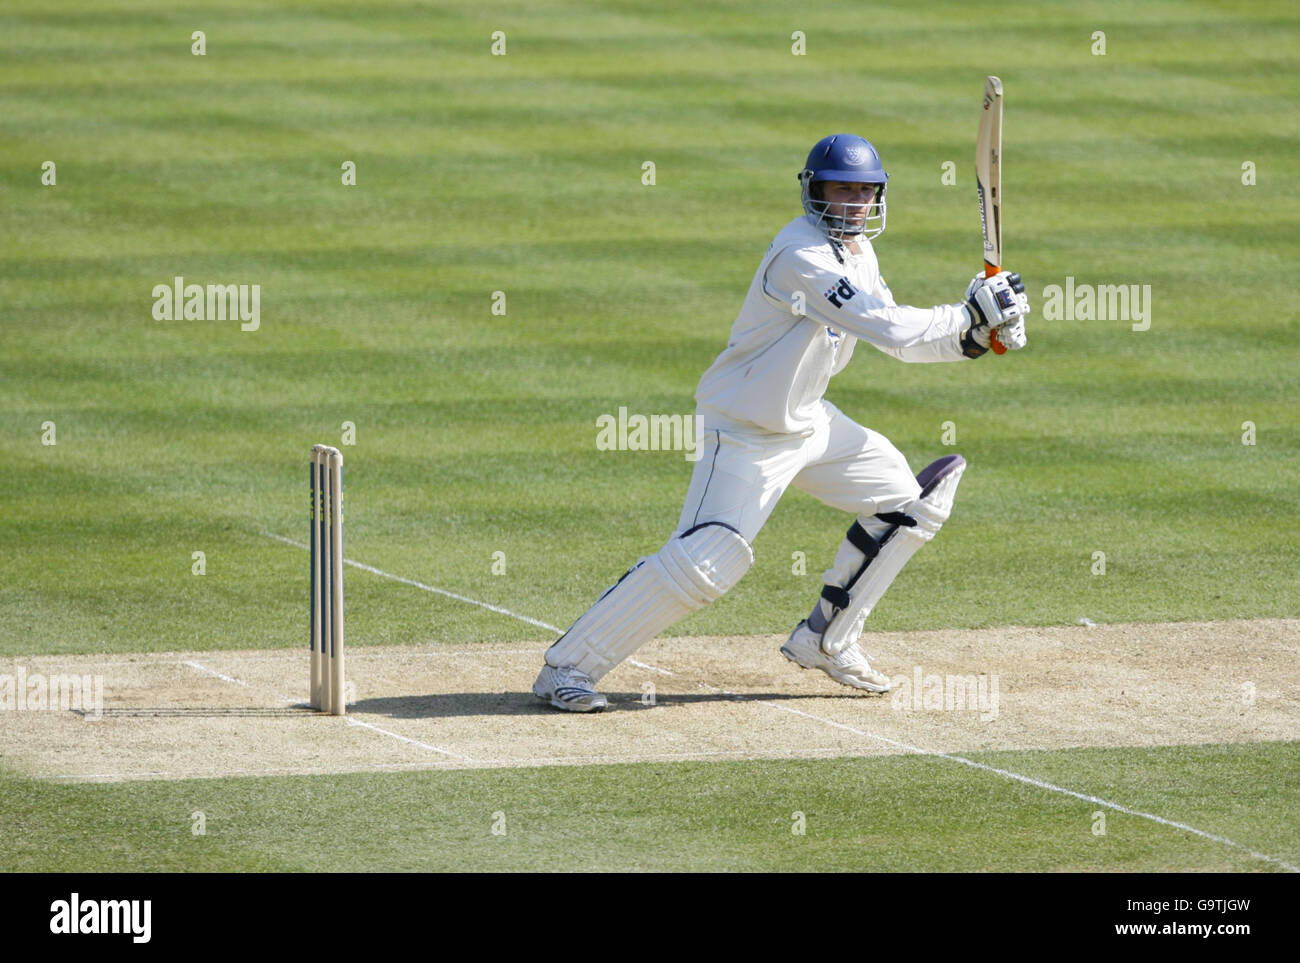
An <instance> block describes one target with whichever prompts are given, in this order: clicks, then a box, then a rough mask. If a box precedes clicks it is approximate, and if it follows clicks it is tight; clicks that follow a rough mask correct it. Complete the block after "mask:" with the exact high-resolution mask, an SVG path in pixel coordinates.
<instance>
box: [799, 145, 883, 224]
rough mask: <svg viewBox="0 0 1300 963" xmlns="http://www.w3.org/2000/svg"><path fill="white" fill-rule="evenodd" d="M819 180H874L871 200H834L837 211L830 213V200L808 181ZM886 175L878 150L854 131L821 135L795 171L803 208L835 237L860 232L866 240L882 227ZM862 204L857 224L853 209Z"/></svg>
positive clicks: (868, 182)
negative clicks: (854, 202)
mask: <svg viewBox="0 0 1300 963" xmlns="http://www.w3.org/2000/svg"><path fill="white" fill-rule="evenodd" d="M822 181H842V182H845V183H850V184H876V185H879V189H878V190H877V191H876V197H875V200H873V201H871V202H870V203H867V204H836V205H835V207H836V209H837V212H836V213H835V214H831V213H830V210H829V209H830V206H831V205H830V203H829V202H827V201H824V200H822V199H820V198H818V197H814V196H813V190H812V185H813V184H817V183H820V182H822ZM888 181H889V175H888V174H887V173H885V168H884V165H883V164H881V161H880V154H879V152H878V151H877V150H876V149H875V148H874V147H872V146H871V142H870V141H868V140H866V139H864V138H862V137H859V136H857V135H856V134H831V135H830V136H829V137H823V138H822V139H821V140H819V141H818V142H817V143H816V144H815V145H814V146H813V149H812V150H811V151H810V152H809V153H808V161H807V163H806V164H805V165H804V169H803V170H802V171H800V172H799V183H800V185H801V188H802V200H803V209H804V211H805V212H806V213H807V214H809V215H811V216H812V217H814V218H816V223H817V226H818V227H821V228H822V229H823V230H825V231H826V232H827V234H829V235H830V236H832V237H834V238H836V239H837V240H838V239H844V238H846V237H854V236H858V235H861V236H863V237H865V238H866V239H867V240H870V239H871V238H873V237H879V236H880V235H881V234H883V233H884V231H885V192H886V190H887V188H888V185H887V182H888ZM857 208H862V209H863V213H865V215H866V216H865V218H864V219H863V223H862V224H861V225H860V226H855V225H854V224H853V223H852V222H853V221H854V220H856V215H857V213H858V212H857V211H856V210H855V209H857Z"/></svg>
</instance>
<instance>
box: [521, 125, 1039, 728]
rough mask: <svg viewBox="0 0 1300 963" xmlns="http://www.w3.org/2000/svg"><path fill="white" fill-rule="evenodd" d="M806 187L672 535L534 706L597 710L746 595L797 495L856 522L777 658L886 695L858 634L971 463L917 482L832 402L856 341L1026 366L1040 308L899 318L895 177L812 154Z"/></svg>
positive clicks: (842, 139)
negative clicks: (883, 270)
mask: <svg viewBox="0 0 1300 963" xmlns="http://www.w3.org/2000/svg"><path fill="white" fill-rule="evenodd" d="M798 178H799V184H800V187H801V192H802V200H803V210H804V213H803V215H802V216H800V217H796V218H795V219H794V220H793V221H791V222H790V223H789V224H787V225H786V226H785V227H783V228H782V229H781V231H780V232H779V233H778V234H777V235H776V238H775V239H774V240H773V241H772V244H771V246H770V247H769V248H768V249H767V253H766V254H765V255H764V257H763V260H762V261H761V262H760V263H759V265H758V270H757V271H755V272H754V279H753V281H752V282H751V283H750V286H749V293H748V294H747V295H746V296H745V302H744V304H743V305H742V306H741V309H740V314H739V316H738V317H737V318H736V321H735V324H734V325H732V328H731V337H730V339H729V341H728V343H727V347H726V349H725V350H724V351H723V352H722V353H721V354H720V355H718V358H717V360H716V361H714V362H713V365H712V367H710V368H709V370H708V371H706V372H705V373H704V376H703V377H702V378H701V379H700V383H699V387H698V389H697V390H696V393H695V401H696V404H697V411H696V418H697V421H698V422H699V423H700V424H702V425H703V435H702V439H701V446H700V458H699V459H698V460H697V461H696V462H695V468H694V474H693V475H692V476H691V482H690V487H689V489H688V490H687V493H686V503H685V505H684V506H683V507H682V513H681V517H680V519H679V520H678V523H677V529H676V530H675V531H674V532H673V534H672V536H671V537H670V538H669V539H668V541H667V543H666V544H665V545H664V546H663V547H662V548H661V549H659V551H658V552H656V553H655V554H653V555H649V556H646V557H645V558H642V559H641V560H640V561H638V562H637V563H636V564H635V565H634V566H632V568H631V569H629V570H628V571H627V572H626V573H625V574H624V575H623V577H622V578H620V579H619V580H618V582H617V583H615V584H614V585H613V586H611V587H610V588H608V589H606V590H605V592H604V594H603V595H601V596H600V598H599V599H597V601H596V603H595V604H594V605H593V606H592V607H591V608H590V609H588V610H587V611H586V612H585V613H583V615H581V616H580V617H579V618H578V620H577V621H576V622H574V623H573V625H572V626H570V627H569V630H568V631H567V632H565V633H564V635H562V636H561V637H560V638H559V639H558V640H557V641H556V642H555V643H554V644H553V645H552V646H551V647H550V648H549V649H547V651H546V657H545V659H546V664H545V665H544V666H543V667H542V670H541V673H540V674H539V675H538V677H537V681H536V682H535V683H534V684H533V693H534V694H535V695H537V696H538V697H539V698H541V699H543V700H545V701H547V702H549V703H550V704H551V705H552V706H554V707H555V708H557V709H563V710H566V711H569V712H598V711H600V710H602V709H604V708H605V707H606V705H607V704H608V700H607V699H606V698H605V696H603V695H601V694H600V693H599V692H597V691H596V683H598V682H599V681H600V680H601V678H602V677H603V676H605V675H606V674H607V673H608V672H609V671H610V670H612V669H613V668H614V667H615V666H617V665H618V664H619V663H620V662H622V661H624V660H625V659H627V658H629V657H630V656H631V655H632V654H633V653H634V652H636V650H637V649H638V648H640V647H641V645H642V644H644V643H645V642H647V641H648V640H649V639H652V638H653V637H654V636H656V635H657V634H658V633H660V632H662V631H663V630H664V629H666V628H667V627H668V626H670V625H672V624H673V623H674V622H676V621H678V620H679V619H681V618H682V617H684V616H685V615H687V614H688V613H690V612H692V611H694V610H695V609H698V608H701V607H703V606H704V605H707V604H708V603H709V602H712V601H714V600H715V599H718V598H721V597H722V596H723V595H724V594H725V593H726V592H727V591H728V590H730V589H731V588H732V586H734V585H735V584H736V583H737V582H739V581H740V579H741V577H742V576H743V575H744V574H745V572H746V571H748V570H749V567H750V566H751V565H752V564H753V562H754V552H753V549H752V548H751V546H752V545H753V542H754V539H755V537H756V536H757V535H758V533H759V531H760V530H761V529H762V528H763V525H764V523H765V522H766V521H767V519H768V516H769V515H771V513H772V510H773V509H774V508H775V507H776V503H777V502H778V501H779V500H780V498H781V495H782V493H783V492H784V491H785V490H786V488H787V487H788V486H790V485H794V486H795V487H796V488H799V489H801V490H803V491H805V492H808V493H809V494H810V495H813V496H815V497H816V498H818V499H820V500H821V501H823V502H825V503H826V504H828V505H832V506H834V507H835V508H839V509H842V510H843V511H845V512H848V513H849V514H850V515H852V516H853V517H854V519H853V522H852V524H851V525H850V526H849V529H848V534H847V535H846V537H845V539H844V542H843V543H842V544H841V545H840V547H839V550H838V551H837V552H836V554H835V559H834V562H833V563H832V564H831V567H830V568H829V569H828V570H827V571H826V572H825V574H824V576H823V581H824V583H825V585H824V587H823V589H822V591H821V596H820V597H819V598H818V599H817V601H816V603H815V604H814V605H813V608H812V611H811V612H810V613H809V615H808V617H807V618H806V619H804V620H803V621H801V622H799V624H798V625H797V626H796V627H795V629H794V631H793V632H792V633H791V635H790V638H789V639H788V640H787V641H786V643H785V644H784V645H783V646H782V647H781V654H782V655H784V656H785V657H786V658H787V659H789V660H790V661H792V662H794V663H796V664H797V665H800V666H802V667H803V668H805V669H820V670H821V671H823V672H825V673H826V674H827V675H829V676H830V677H831V678H832V679H834V680H835V681H837V682H840V683H842V684H844V685H846V686H851V687H852V688H854V689H862V690H865V691H868V692H887V691H888V690H889V688H890V680H889V678H888V677H887V676H885V675H884V674H882V673H880V672H877V671H876V670H875V669H873V668H872V667H871V665H870V664H869V662H868V660H867V656H866V655H864V654H863V652H862V650H861V648H860V647H859V645H858V637H859V636H860V635H861V634H862V628H863V621H864V620H865V619H866V617H867V615H868V614H869V613H870V612H871V609H872V607H873V606H874V605H875V604H876V603H877V602H878V601H879V600H880V598H881V596H882V595H884V593H885V590H886V589H888V588H889V585H890V583H891V582H893V580H894V578H895V577H896V576H897V575H898V573H899V571H900V570H901V569H902V568H903V566H904V565H905V564H906V562H907V560H908V559H909V558H911V557H912V555H913V554H914V553H915V552H916V550H917V549H919V548H920V547H921V546H922V545H924V544H925V543H926V542H927V541H929V540H930V539H932V538H933V537H934V536H935V534H936V533H937V532H938V531H939V529H940V527H941V526H942V525H943V523H944V521H945V520H946V519H947V518H948V515H949V513H950V512H951V510H952V504H953V497H954V495H955V494H956V491H957V485H958V483H959V482H960V480H961V475H962V472H963V471H964V470H965V467H966V462H965V460H964V459H963V458H962V457H961V456H960V455H947V456H945V457H943V458H940V459H939V460H938V461H936V462H934V463H932V464H931V465H929V466H927V467H926V468H924V469H923V470H922V471H921V473H920V474H919V475H916V476H913V474H912V471H911V469H910V468H909V467H908V464H907V460H906V459H905V458H904V457H903V455H902V453H900V452H899V451H898V449H897V448H895V447H894V446H893V444H891V443H890V441H889V439H888V438H886V437H885V436H884V435H882V434H880V433H878V432H876V431H873V430H872V429H870V428H866V427H864V426H862V425H859V424H857V423H856V422H855V421H853V419H851V418H849V417H848V416H847V415H845V414H844V413H843V412H842V411H840V410H839V409H838V408H836V407H835V406H834V405H833V404H831V403H830V402H828V401H826V400H825V398H824V397H823V395H824V394H825V392H826V388H827V385H828V384H829V382H830V379H831V377H832V376H833V375H836V374H838V373H839V372H840V371H843V370H844V367H845V366H846V365H847V364H848V363H849V359H850V358H851V357H852V356H853V349H854V347H856V345H857V343H858V342H859V341H865V342H867V343H868V344H870V345H871V346H872V347H874V348H878V349H879V350H880V351H883V352H884V353H885V354H887V355H890V356H891V357H894V358H897V359H898V360H900V361H912V362H931V361H967V360H970V359H972V358H978V357H981V356H982V355H983V354H984V353H985V352H986V351H987V350H988V349H989V347H990V344H991V336H992V334H993V332H994V331H996V333H997V340H998V341H1000V342H1001V343H1002V345H1003V346H1005V347H1006V348H1008V349H1012V350H1015V349H1019V348H1023V347H1024V346H1025V341H1026V338H1025V320H1024V319H1025V316H1026V315H1027V314H1028V313H1029V300H1028V297H1027V296H1026V295H1025V293H1024V291H1025V289H1024V285H1023V284H1022V283H1021V280H1020V276H1019V275H1017V274H1010V273H1008V272H1006V271H1001V272H999V273H996V274H994V275H993V276H991V277H985V276H984V274H983V273H981V274H979V275H977V276H976V277H975V279H974V280H973V281H971V283H970V286H969V287H968V288H967V289H966V294H965V298H964V300H963V301H959V302H957V303H955V304H941V305H938V306H937V307H932V308H914V307H908V306H906V305H899V304H897V303H896V302H895V301H894V297H893V295H892V294H891V293H890V290H889V285H887V284H886V283H885V281H884V279H883V278H882V277H881V276H880V267H879V265H878V264H877V261H876V254H875V251H874V250H873V249H872V247H871V240H872V239H873V238H876V237H879V236H880V235H881V234H882V233H883V232H884V230H885V213H886V205H885V194H886V190H887V187H888V182H889V175H888V174H887V173H885V170H884V167H883V166H882V163H881V160H880V155H879V154H878V153H877V152H876V149H875V148H874V147H873V146H872V145H871V144H870V143H869V142H868V141H866V140H864V139H862V138H861V137H857V136H855V135H852V134H833V135H831V136H830V137H826V138H824V139H822V140H821V141H818V143H817V144H816V146H814V147H813V149H812V152H811V153H810V154H809V155H808V161H807V163H806V164H805V166H804V169H803V170H802V171H801V172H800V173H799V175H798Z"/></svg>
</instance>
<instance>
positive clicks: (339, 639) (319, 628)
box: [308, 445, 347, 716]
mask: <svg viewBox="0 0 1300 963" xmlns="http://www.w3.org/2000/svg"><path fill="white" fill-rule="evenodd" d="M308 527H309V528H310V530H311V537H310V542H311V707H312V708H313V709H319V710H320V711H321V712H328V713H330V714H331V715H336V716H341V715H343V714H344V713H345V712H346V711H347V701H346V699H345V697H344V695H343V453H342V452H340V451H339V450H338V449H337V448H330V447H329V446H328V445H316V446H315V447H313V448H312V450H311V520H310V524H309V526H308Z"/></svg>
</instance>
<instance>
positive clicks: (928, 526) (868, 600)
mask: <svg viewBox="0 0 1300 963" xmlns="http://www.w3.org/2000/svg"><path fill="white" fill-rule="evenodd" d="M965 470H966V463H965V462H964V461H963V462H961V463H960V464H958V465H957V466H956V467H955V468H953V470H952V471H950V472H948V474H946V475H944V477H943V478H941V479H940V480H939V481H938V482H937V483H935V485H934V487H933V488H932V489H931V490H930V491H929V492H927V493H926V494H925V495H923V496H922V497H921V498H918V499H917V500H916V501H915V502H913V503H912V504H911V505H910V506H908V508H907V514H908V515H910V516H912V518H914V519H916V524H915V525H914V526H911V527H905V526H900V527H899V528H898V529H896V530H895V531H894V534H893V535H892V536H890V538H889V540H888V541H887V542H885V544H884V545H883V546H882V547H881V549H880V554H878V555H877V556H876V557H875V558H874V559H872V560H871V562H870V564H868V565H867V568H866V571H864V572H863V573H862V575H861V577H860V578H859V579H858V580H857V582H855V583H854V584H853V586H852V587H850V588H849V589H848V593H849V599H850V602H849V605H848V608H845V609H841V610H840V611H839V612H838V613H836V615H835V617H834V618H833V619H831V622H830V624H829V625H828V626H826V632H825V634H824V635H823V636H822V649H823V650H825V651H826V652H827V653H828V654H830V655H839V653H840V652H842V651H844V649H845V648H847V647H848V646H849V645H850V644H851V643H852V642H854V641H855V640H856V639H857V638H858V636H859V635H860V634H861V633H862V625H863V622H864V621H865V620H866V618H867V616H868V615H870V614H871V610H872V609H873V608H875V606H876V603H877V602H879V601H880V599H881V597H882V596H883V595H884V594H885V590H886V589H888V588H889V586H890V585H891V584H892V583H893V581H894V579H895V578H896V577H897V576H898V573H899V572H900V571H902V569H903V566H904V565H906V564H907V560H908V559H910V558H911V557H912V556H913V555H915V554H916V551H917V549H919V548H920V547H921V546H922V545H924V544H925V543H926V542H928V541H929V540H930V539H932V538H934V536H935V534H936V533H937V532H938V531H939V529H940V528H942V527H943V523H944V522H946V521H947V520H948V516H949V515H951V514H952V503H953V499H954V498H955V497H956V495H957V486H958V485H959V484H960V483H961V476H962V473H963V472H965ZM859 557H860V556H859Z"/></svg>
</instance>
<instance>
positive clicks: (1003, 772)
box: [742, 697, 1300, 873]
mask: <svg viewBox="0 0 1300 963" xmlns="http://www.w3.org/2000/svg"><path fill="white" fill-rule="evenodd" d="M742 698H743V697H742ZM745 701H748V702H754V703H757V704H758V705H761V706H767V707H769V708H772V709H779V710H780V711H781V712H789V713H793V714H794V715H797V716H803V717H804V718H806V719H815V720H816V721H818V722H824V723H825V724H826V725H828V726H834V727H835V728H836V729H844V730H845V731H847V732H852V733H855V734H856V735H859V736H866V737H867V738H869V739H876V740H878V741H880V742H884V743H888V744H889V745H891V746H897V747H898V748H900V749H907V750H909V751H911V752H915V753H919V754H920V755H923V756H936V757H938V758H940V759H948V760H950V761H952V762H959V763H961V764H962V765H963V766H971V767H972V768H975V769H983V770H984V771H985V772H992V773H996V774H997V775H999V776H1005V777H1006V778H1007V779H1014V780H1016V781H1017V782H1023V783H1025V784H1026V785H1028V786H1037V787H1038V788H1039V789H1047V790H1050V791H1051V792H1059V793H1062V794H1063V795H1066V796H1073V797H1074V798H1075V799H1082V800H1083V801H1084V802H1090V803H1095V804H1096V805H1098V806H1105V807H1106V808H1108V809H1113V810H1115V811H1116V812H1121V813H1126V814H1127V815H1129V816H1138V817H1140V818H1142V819H1149V820H1151V821H1152V822H1154V823H1159V824H1160V825H1162V826H1171V827H1173V828H1174V829H1181V830H1183V831H1185V832H1189V833H1192V834H1193V835H1196V836H1200V837H1201V838H1202V839H1208V840H1211V841H1213V842H1216V843H1223V844H1224V845H1225V846H1233V847H1235V848H1237V849H1240V850H1242V851H1243V852H1247V853H1249V854H1250V855H1251V856H1254V857H1255V858H1256V859H1262V860H1264V861H1265V862H1269V863H1273V864H1275V865H1277V866H1281V867H1283V868H1284V869H1286V870H1288V871H1290V872H1292V873H1300V867H1296V866H1292V865H1291V864H1290V863H1288V862H1286V861H1284V860H1281V859H1278V858H1277V857H1275V856H1269V855H1266V854H1265V853H1260V852H1256V851H1255V850H1253V849H1251V848H1250V847H1249V846H1243V845H1242V844H1241V843H1238V842H1235V841H1233V840H1231V839H1228V838H1227V837H1226V836H1216V835H1214V833H1207V832H1205V831H1204V830H1201V829H1197V828H1196V827H1195V826H1189V825H1187V824H1186V823H1180V822H1175V821H1174V820H1172V819H1165V818H1164V817H1162V816H1156V815H1155V814H1153V813H1144V812H1142V811H1141V810H1138V809H1130V808H1129V807H1128V806H1121V805H1120V804H1119V803H1114V802H1111V801H1110V800H1108V799H1102V798H1101V797H1100V796H1092V795H1089V794H1088V793H1081V792H1075V791H1074V790H1073V789H1066V788H1065V787H1063V786H1057V785H1055V784H1053V783H1050V782H1044V781H1042V780H1041V779H1034V778H1032V777H1031V776H1022V775H1021V774H1020V773H1018V772H1012V771H1010V770H1009V769H999V768H997V767H996V766H989V765H985V764H984V763H982V762H976V761H975V760H973V759H966V758H965V757H963V756H955V755H953V754H952V753H948V752H938V751H935V750H933V749H922V748H920V747H919V746H911V745H908V744H907V743H905V742H898V741H897V740H895V739H889V738H887V737H885V736H878V735H876V734H875V733H874V732H866V731H865V730H862V729H855V728H854V727H853V726H847V725H844V724H843V723H841V722H835V721H834V720H832V719H823V718H822V717H821V716H815V715H813V714H812V713H811V712H804V711H803V710H802V709H793V708H791V707H789V706H783V705H780V704H778V703H775V702H769V701H766V700H762V699H747V700H745Z"/></svg>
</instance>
